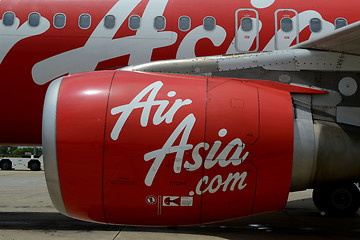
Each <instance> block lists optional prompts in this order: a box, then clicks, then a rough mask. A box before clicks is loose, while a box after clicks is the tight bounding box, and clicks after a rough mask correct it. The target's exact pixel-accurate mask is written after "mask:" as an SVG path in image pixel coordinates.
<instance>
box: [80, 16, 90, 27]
mask: <svg viewBox="0 0 360 240" xmlns="http://www.w3.org/2000/svg"><path fill="white" fill-rule="evenodd" d="M90 25H91V17H90V15H89V14H86V13H84V14H81V15H80V17H79V27H80V28H81V29H88V28H89V27H90Z"/></svg>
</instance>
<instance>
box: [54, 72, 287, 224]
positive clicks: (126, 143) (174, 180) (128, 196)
mask: <svg viewBox="0 0 360 240" xmlns="http://www.w3.org/2000/svg"><path fill="white" fill-rule="evenodd" d="M113 75H114V78H113ZM112 78H113V80H112ZM85 79H86V81H89V83H90V84H87V85H84V84H83V81H85ZM111 80H112V82H111ZM110 88H111V89H110ZM95 90H98V91H100V92H98V93H97V94H94V95H93V97H91V98H90V97H89V96H88V95H86V94H85V93H89V92H91V91H92V93H95ZM109 90H110V91H109ZM108 93H110V95H108ZM108 99H109V101H108ZM58 101H59V107H58V113H57V114H58V118H57V119H58V122H57V141H58V143H57V144H58V145H57V146H58V162H59V173H60V174H59V175H60V183H61V189H62V193H63V196H64V202H65V205H66V208H67V210H68V212H69V214H70V215H71V216H73V217H76V218H80V219H84V220H92V221H99V222H108V223H115V224H132V225H156V226H159V225H160V226H161V225H189V224H200V223H207V222H214V221H222V220H227V219H232V218H237V217H242V216H248V215H251V214H254V213H261V212H267V211H275V210H278V209H281V208H283V207H284V206H285V204H286V200H287V195H288V192H289V187H290V178H291V168H292V144H293V118H292V103H291V99H290V94H289V92H288V91H283V90H277V89H274V88H269V87H265V86H262V85H257V84H254V83H253V82H248V81H246V80H235V79H221V78H206V77H193V76H179V75H168V74H155V73H134V72H119V71H117V72H116V71H115V72H112V71H108V72H104V73H93V74H79V75H74V76H70V77H66V78H64V81H63V84H62V85H61V90H60V95H59V100H58ZM74 146H76V148H77V147H78V146H80V149H81V150H80V151H74ZM79 172H81V173H82V174H77V173H79ZM103 210H104V213H103ZM103 214H104V215H105V217H104V215H103Z"/></svg>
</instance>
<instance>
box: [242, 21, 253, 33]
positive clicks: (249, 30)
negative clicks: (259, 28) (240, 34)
mask: <svg viewBox="0 0 360 240" xmlns="http://www.w3.org/2000/svg"><path fill="white" fill-rule="evenodd" d="M244 19H250V20H251V29H246V30H244V28H243V20H244ZM240 28H241V30H242V31H244V32H251V31H252V30H253V29H254V24H253V20H252V19H251V17H242V18H241V20H240Z"/></svg>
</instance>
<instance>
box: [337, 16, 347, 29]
mask: <svg viewBox="0 0 360 240" xmlns="http://www.w3.org/2000/svg"><path fill="white" fill-rule="evenodd" d="M346 25H347V21H346V19H345V18H337V19H336V20H335V29H338V28H342V27H345V26H346Z"/></svg>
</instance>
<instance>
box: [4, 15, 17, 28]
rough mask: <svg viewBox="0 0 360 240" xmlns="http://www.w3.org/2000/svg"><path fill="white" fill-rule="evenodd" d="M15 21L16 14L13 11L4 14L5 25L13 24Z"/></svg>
mask: <svg viewBox="0 0 360 240" xmlns="http://www.w3.org/2000/svg"><path fill="white" fill-rule="evenodd" d="M14 21H15V14H14V13H13V12H6V13H4V16H3V24H4V25H5V26H8V27H10V26H12V25H13V24H14Z"/></svg>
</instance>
